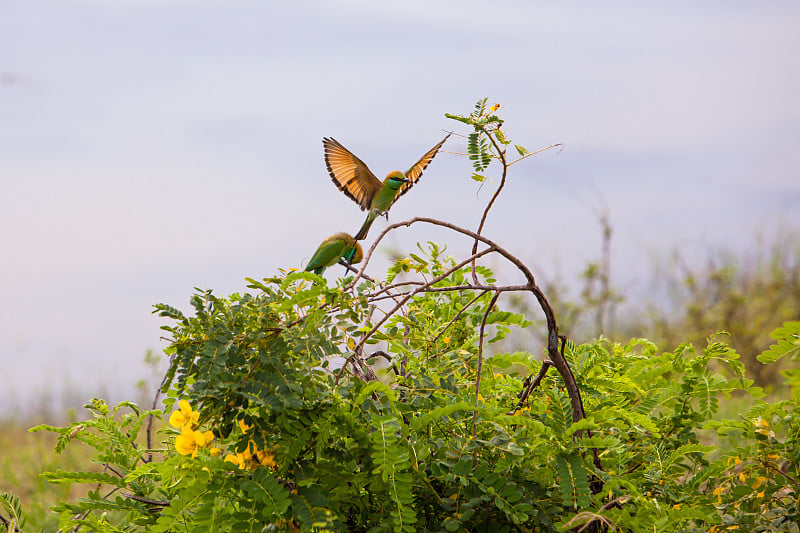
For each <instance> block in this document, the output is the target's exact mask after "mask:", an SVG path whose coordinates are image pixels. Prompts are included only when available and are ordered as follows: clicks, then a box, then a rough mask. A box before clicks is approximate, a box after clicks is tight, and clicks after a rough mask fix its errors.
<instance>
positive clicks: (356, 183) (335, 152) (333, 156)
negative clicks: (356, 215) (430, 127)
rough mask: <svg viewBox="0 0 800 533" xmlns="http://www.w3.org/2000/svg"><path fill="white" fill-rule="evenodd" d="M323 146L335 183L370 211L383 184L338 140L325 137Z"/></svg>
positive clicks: (326, 164)
mask: <svg viewBox="0 0 800 533" xmlns="http://www.w3.org/2000/svg"><path fill="white" fill-rule="evenodd" d="M322 146H323V147H324V148H325V166H327V167H328V173H329V174H330V175H331V179H332V180H333V183H335V184H336V186H337V187H338V188H339V190H340V191H342V192H343V193H344V194H345V195H347V196H348V197H349V198H350V199H351V200H353V201H354V202H355V203H357V204H358V205H359V206H361V210H362V211H364V210H366V209H369V206H370V204H371V203H372V198H373V197H374V196H375V194H376V193H377V192H378V191H379V190H380V188H381V182H380V181H379V180H378V178H376V177H375V174H373V173H372V171H370V169H369V168H367V165H365V164H364V162H363V161H361V160H360V159H359V158H357V157H356V156H354V155H353V154H351V153H350V151H349V150H348V149H347V148H345V147H344V146H342V145H341V144H339V141H337V140H336V139H334V138H328V137H324V138H323V139H322ZM426 164H427V163H426ZM423 168H425V167H423Z"/></svg>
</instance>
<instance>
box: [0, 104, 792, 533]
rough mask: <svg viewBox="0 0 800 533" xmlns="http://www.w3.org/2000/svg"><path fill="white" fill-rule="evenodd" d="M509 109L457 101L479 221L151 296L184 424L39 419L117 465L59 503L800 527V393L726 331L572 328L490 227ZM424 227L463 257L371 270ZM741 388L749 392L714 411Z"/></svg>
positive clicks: (683, 526) (635, 525)
mask: <svg viewBox="0 0 800 533" xmlns="http://www.w3.org/2000/svg"><path fill="white" fill-rule="evenodd" d="M496 110H497V107H495V106H492V107H487V105H486V101H485V100H482V101H480V102H479V103H478V105H477V106H476V108H475V110H474V111H473V113H472V114H471V115H469V116H453V117H454V118H456V119H457V120H459V121H461V122H463V123H466V124H468V125H469V126H470V127H472V128H473V130H474V133H473V134H472V135H471V136H470V138H469V143H468V147H469V150H470V154H471V158H472V160H473V163H474V167H475V179H480V178H482V177H483V176H484V174H483V173H484V172H485V171H486V169H487V167H488V166H489V165H490V164H491V163H492V162H494V161H499V167H500V169H501V172H502V176H501V179H500V180H499V182H498V183H499V186H498V189H497V190H496V191H495V196H493V198H492V200H491V201H490V202H489V205H488V206H487V208H486V211H485V212H484V213H483V217H482V218H481V223H480V225H479V229H478V231H477V232H471V231H469V230H465V229H463V228H458V227H456V226H453V225H451V224H448V223H445V222H441V221H436V220H433V219H426V218H415V219H412V220H409V221H404V222H399V223H396V224H392V225H389V226H388V227H387V228H386V229H385V230H384V232H383V233H381V234H380V235H379V236H378V238H377V240H376V241H375V244H373V246H372V249H371V250H370V251H369V252H367V254H366V256H365V259H364V265H363V266H362V270H361V271H359V272H358V273H356V274H355V275H354V276H353V275H351V276H349V277H346V278H344V279H339V280H338V281H337V282H336V283H335V285H333V286H329V285H328V284H327V283H326V282H325V280H324V279H323V278H322V277H320V276H318V275H316V274H313V273H308V272H297V271H289V272H281V273H280V274H279V275H277V276H273V277H269V278H265V279H262V280H255V279H248V280H247V281H248V289H249V292H247V293H244V294H232V295H230V296H227V297H225V296H217V295H215V294H213V292H212V291H200V292H198V293H196V294H195V295H194V296H192V299H191V304H192V307H193V310H194V313H193V314H192V315H191V316H187V315H185V314H184V313H183V312H182V311H180V310H178V309H176V308H174V307H172V306H169V305H164V304H159V305H157V306H156V308H157V312H158V313H160V314H161V315H162V316H165V317H169V318H170V319H171V320H172V322H171V323H170V325H168V326H164V328H165V329H166V330H167V331H168V332H169V333H170V335H171V340H172V341H171V344H170V346H169V347H168V348H167V350H166V353H167V354H168V355H169V356H170V361H171V363H170V367H169V370H168V372H167V375H166V376H165V380H164V383H163V387H162V391H163V392H164V393H165V394H166V396H167V398H166V400H165V402H164V403H165V404H166V406H167V408H168V410H172V413H171V414H170V416H169V417H168V421H169V425H168V426H166V427H164V428H162V429H161V430H158V431H156V432H154V431H153V421H154V419H156V420H163V419H164V417H165V413H164V412H162V411H160V410H150V411H143V410H141V409H139V407H137V406H136V405H134V404H131V403H123V404H120V405H117V406H115V407H113V408H112V407H109V406H108V405H106V404H105V402H103V401H102V400H93V401H92V403H90V404H89V405H88V406H87V407H88V408H89V409H90V410H91V412H92V418H91V419H90V420H87V421H83V422H77V423H74V424H71V425H70V426H68V427H63V428H56V427H51V426H39V427H37V428H34V430H48V431H54V432H56V433H57V434H58V435H59V438H58V444H57V450H63V449H64V447H65V446H67V445H68V444H69V443H70V441H73V440H79V441H82V442H85V443H87V444H88V445H90V446H92V447H93V448H94V449H95V450H96V456H95V458H96V461H97V462H98V463H100V464H102V465H103V466H104V469H103V471H102V472H100V473H97V472H90V471H84V472H66V471H58V472H52V473H49V474H48V475H47V478H48V479H49V480H50V481H51V482H53V483H65V484H73V483H82V484H92V485H94V486H95V487H96V488H95V489H94V490H92V491H90V493H89V495H88V497H87V498H85V499H82V500H79V501H75V502H70V501H63V502H61V504H60V505H59V506H58V507H57V508H56V510H57V511H58V512H59V513H60V525H61V527H62V528H64V529H66V528H76V527H86V528H88V529H90V530H93V531H109V532H111V531H113V532H118V531H148V532H166V531H187V532H188V531H231V532H238V531H298V530H301V531H442V530H446V531H461V530H466V531H603V530H609V531H611V530H613V531H714V532H716V531H723V530H730V529H734V528H738V529H740V530H742V531H798V528H797V521H798V508H797V498H798V495H800V490H799V489H800V488H799V487H798V486H797V483H798V479H800V471H798V470H799V469H798V463H800V461H798V459H799V458H800V445H799V444H798V443H797V442H798V439H797V438H796V437H797V434H798V431H800V418H798V416H796V414H795V409H796V407H797V404H796V403H795V402H794V401H792V400H787V401H783V402H778V403H772V404H770V403H765V402H763V401H760V400H759V398H761V397H762V393H761V390H760V389H759V388H757V387H753V386H752V382H751V381H750V380H747V379H745V378H744V370H743V365H742V363H741V362H740V361H739V355H738V354H737V353H736V352H735V351H734V350H733V349H731V348H730V347H729V346H727V345H726V344H724V343H720V342H715V341H712V342H710V343H709V344H708V345H707V346H705V347H701V348H695V347H694V346H693V345H691V344H681V345H679V346H677V347H676V348H675V349H673V350H671V351H665V350H663V349H660V348H659V347H657V346H656V345H654V344H653V343H651V342H649V341H646V340H642V339H634V340H631V341H630V342H627V343H623V344H619V343H613V342H611V341H609V340H607V339H602V338H601V339H599V340H595V341H592V342H589V343H585V344H580V345H576V344H573V343H572V342H570V341H568V340H567V339H566V338H564V337H563V336H560V335H559V333H558V325H557V323H556V317H555V315H554V313H553V310H552V307H551V306H550V304H549V302H548V300H547V298H546V297H545V295H544V293H543V292H542V291H541V290H540V289H539V287H538V286H537V285H536V282H535V280H534V277H533V274H532V273H531V272H530V270H529V269H528V268H527V267H526V266H525V265H524V264H522V263H521V262H520V261H519V260H518V259H517V258H516V257H515V256H514V255H512V254H511V253H509V252H508V251H506V250H505V249H503V248H502V247H501V246H499V245H498V244H497V243H494V242H493V241H491V240H489V239H487V238H485V237H483V236H482V235H481V229H482V227H483V224H484V222H485V220H486V216H487V215H488V213H489V209H490V208H491V205H492V203H493V202H494V198H496V195H497V194H499V193H500V191H501V190H502V188H503V186H504V185H505V178H506V175H507V171H508V168H509V167H510V165H511V164H513V163H514V162H509V161H508V160H507V159H506V152H505V147H506V146H508V145H509V144H510V142H509V141H508V140H507V138H506V136H505V134H504V133H503V132H502V130H501V127H502V121H501V120H500V119H499V118H498V117H497V115H495V114H494V112H495V111H496ZM517 152H518V153H519V154H520V157H521V158H524V157H527V155H528V152H527V150H525V149H524V148H522V147H519V148H518V149H517ZM427 224H435V225H438V226H442V227H446V228H448V229H450V230H451V231H453V232H454V233H455V234H456V235H458V236H459V237H466V238H468V239H471V240H472V241H474V247H473V251H472V254H471V255H470V256H469V257H467V258H465V259H463V260H461V259H456V258H453V257H451V256H448V255H446V250H445V249H444V248H443V247H442V246H440V245H438V244H435V243H427V245H425V246H420V247H419V252H418V253H415V254H410V255H409V256H408V257H407V258H405V259H402V260H400V261H398V262H396V263H395V264H394V265H393V266H392V267H391V268H390V270H389V272H388V274H387V276H386V277H385V280H381V281H379V280H374V279H371V278H367V277H366V276H365V275H364V273H363V270H364V268H366V266H367V265H368V263H369V257H370V255H371V253H372V251H373V250H374V249H375V246H376V245H377V244H378V242H379V241H380V240H381V239H382V238H383V236H384V235H386V234H387V233H388V232H390V231H395V230H398V229H399V228H401V227H406V226H414V227H415V228H416V227H419V226H423V227H424V226H425V225H427ZM487 256H494V257H499V258H501V259H502V260H504V261H506V262H507V263H508V264H510V265H512V266H513V267H514V268H515V269H516V270H517V272H519V274H520V276H521V278H522V282H521V283H519V284H515V285H510V284H503V283H499V282H498V280H496V279H495V277H494V274H493V272H492V271H491V270H490V269H489V268H487V267H486V266H483V265H481V264H479V260H481V258H484V257H487ZM520 292H521V293H529V294H532V295H533V296H534V297H535V298H536V301H537V302H538V304H539V305H540V307H541V309H542V312H543V313H544V315H545V319H546V325H545V327H546V331H547V334H546V339H547V346H546V350H545V353H543V354H532V353H528V352H522V351H518V352H502V351H500V350H495V353H492V354H491V357H490V356H489V354H488V350H489V348H488V347H489V346H495V347H496V346H498V344H497V343H498V341H500V340H502V339H503V338H504V337H505V336H506V335H507V334H508V333H509V332H510V331H511V329H512V328H525V327H530V326H531V322H529V321H528V319H527V318H526V317H525V316H523V315H522V314H519V313H513V312H509V311H504V310H503V308H502V307H501V301H502V298H501V297H503V295H505V294H513V293H520ZM775 336H776V337H777V339H776V340H777V342H778V344H777V345H776V346H777V348H776V350H779V351H780V353H781V354H785V353H789V351H791V346H787V344H786V343H789V344H790V345H796V344H797V342H798V331H797V328H794V327H791V325H787V327H785V328H783V329H782V330H781V331H779V332H776V335H775ZM792 343H794V344H792ZM712 363H713V364H712ZM551 367H553V368H554V369H555V370H556V371H557V373H549V372H548V371H549V369H550V368H551ZM734 392H739V393H740V394H742V393H745V394H749V396H750V397H752V398H753V399H754V401H753V402H751V405H749V406H748V407H747V409H746V411H745V412H743V413H742V414H741V416H740V417H739V418H737V419H735V420H723V419H719V417H718V411H719V405H720V402H722V401H728V400H727V399H728V398H730V396H731V393H734ZM711 443H717V444H719V446H714V445H712V444H711ZM6 501H8V502H9V506H10V508H12V509H16V508H15V507H14V503H15V502H14V501H13V500H6ZM15 513H17V514H19V513H18V512H17V511H15ZM4 514H6V513H4ZM15 516H16V515H15ZM15 520H16V519H15ZM16 522H19V521H18V520H16Z"/></svg>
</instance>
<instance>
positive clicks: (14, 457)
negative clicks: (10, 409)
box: [0, 421, 102, 531]
mask: <svg viewBox="0 0 800 533" xmlns="http://www.w3.org/2000/svg"><path fill="white" fill-rule="evenodd" d="M33 425H35V424H33V423H28V422H26V421H2V422H0V450H2V455H0V492H12V493H13V494H15V495H17V496H19V498H20V503H21V504H22V510H23V512H24V514H25V516H26V517H27V526H28V527H27V528H26V530H29V531H55V530H56V529H57V527H58V515H57V514H56V513H54V512H53V511H52V510H51V509H50V507H52V506H54V505H56V504H57V503H58V501H59V500H63V499H75V498H80V497H82V496H85V495H86V492H87V491H88V490H89V489H90V487H77V486H73V487H72V489H70V487H64V486H59V485H52V484H50V483H48V482H47V481H45V480H43V479H42V478H41V476H40V474H41V473H42V472H47V471H53V470H58V469H64V470H74V469H85V468H87V466H88V464H89V459H90V457H91V456H92V453H91V450H90V449H89V448H88V447H87V446H84V445H82V444H75V445H72V446H69V447H68V448H67V449H66V450H65V451H64V453H62V454H60V455H59V454H56V453H55V452H54V451H53V448H54V446H55V443H56V435H55V434H54V433H48V432H46V431H40V432H37V433H31V432H29V431H28V429H29V428H30V427H31V426H33ZM101 468H102V467H101V466H100V465H96V470H98V471H99V470H100V469H101Z"/></svg>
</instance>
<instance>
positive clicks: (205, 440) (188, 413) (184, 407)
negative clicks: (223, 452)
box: [169, 400, 220, 457]
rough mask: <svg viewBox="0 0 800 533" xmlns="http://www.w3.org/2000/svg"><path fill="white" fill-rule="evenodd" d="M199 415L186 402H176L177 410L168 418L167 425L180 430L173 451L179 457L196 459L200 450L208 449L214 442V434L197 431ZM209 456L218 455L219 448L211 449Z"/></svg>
mask: <svg viewBox="0 0 800 533" xmlns="http://www.w3.org/2000/svg"><path fill="white" fill-rule="evenodd" d="M199 420H200V413H199V412H198V411H195V410H193V409H192V406H191V405H190V404H189V402H187V401H186V400H181V401H179V402H178V409H177V410H175V411H173V412H172V414H171V415H170V417H169V423H170V424H171V425H172V426H174V427H176V428H180V430H181V434H180V435H178V436H177V437H176V438H175V449H176V450H178V453H179V454H181V455H191V456H192V457H197V453H198V452H199V451H200V449H201V448H206V447H208V446H209V445H210V444H211V443H212V442H214V434H213V433H212V432H210V431H205V432H203V431H198V430H197V429H196V428H197V426H198V424H199ZM209 451H210V453H211V455H219V453H220V450H219V448H211V450H209Z"/></svg>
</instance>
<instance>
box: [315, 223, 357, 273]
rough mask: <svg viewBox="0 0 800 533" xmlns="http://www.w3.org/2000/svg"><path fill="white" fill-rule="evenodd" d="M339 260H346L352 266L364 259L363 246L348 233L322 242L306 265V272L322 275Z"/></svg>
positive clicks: (338, 234)
mask: <svg viewBox="0 0 800 533" xmlns="http://www.w3.org/2000/svg"><path fill="white" fill-rule="evenodd" d="M339 259H344V260H345V261H347V262H348V263H350V264H351V265H352V264H355V263H360V262H361V260H362V259H364V252H363V251H362V250H361V245H360V244H358V241H356V240H355V239H354V238H353V237H351V236H350V235H348V234H347V233H336V234H335V235H331V236H330V237H328V238H327V239H325V240H324V241H322V244H320V245H319V247H318V248H317V251H316V252H314V255H312V256H311V260H310V261H309V262H308V265H306V272H312V271H313V272H314V274H320V275H321V274H322V273H323V272H324V271H325V269H326V268H328V267H329V266H331V265H335V264H336V263H338V262H339Z"/></svg>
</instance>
